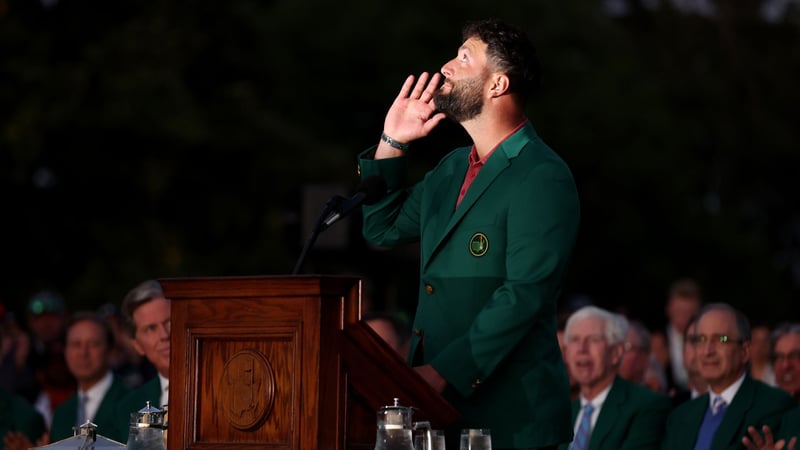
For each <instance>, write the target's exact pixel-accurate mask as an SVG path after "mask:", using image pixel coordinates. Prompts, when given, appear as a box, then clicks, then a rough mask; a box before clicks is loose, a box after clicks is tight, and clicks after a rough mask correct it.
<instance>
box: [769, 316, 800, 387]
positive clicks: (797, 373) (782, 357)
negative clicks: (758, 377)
mask: <svg viewBox="0 0 800 450" xmlns="http://www.w3.org/2000/svg"><path fill="white" fill-rule="evenodd" d="M772 364H773V369H774V371H775V383H776V384H777V385H778V387H780V388H781V389H783V390H784V391H786V392H788V393H789V394H790V395H791V396H793V397H794V399H795V400H796V401H798V402H800V323H790V324H783V325H780V326H778V327H776V328H775V331H774V332H773V333H772Z"/></svg>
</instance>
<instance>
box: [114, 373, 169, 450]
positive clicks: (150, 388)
mask: <svg viewBox="0 0 800 450" xmlns="http://www.w3.org/2000/svg"><path fill="white" fill-rule="evenodd" d="M148 401H149V402H150V406H153V407H156V408H161V406H162V405H160V403H161V379H160V378H159V377H158V375H156V376H154V377H153V378H152V379H151V380H150V381H148V382H147V383H145V384H143V385H141V386H139V387H137V388H136V389H134V390H132V391H130V392H129V393H128V394H127V395H126V396H125V397H123V398H122V400H120V402H119V404H118V405H117V410H116V421H115V422H116V427H117V434H118V435H119V436H121V437H122V440H121V441H120V442H122V443H123V444H127V443H128V432H129V431H130V425H131V413H135V412H138V411H139V410H140V409H142V408H144V407H145V406H146V405H147V402H148Z"/></svg>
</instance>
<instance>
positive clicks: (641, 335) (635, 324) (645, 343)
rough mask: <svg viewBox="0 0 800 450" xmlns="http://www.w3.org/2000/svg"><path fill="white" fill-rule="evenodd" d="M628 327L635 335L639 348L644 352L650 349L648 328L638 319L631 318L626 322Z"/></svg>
mask: <svg viewBox="0 0 800 450" xmlns="http://www.w3.org/2000/svg"><path fill="white" fill-rule="evenodd" d="M628 324H629V325H630V328H629V329H628V331H633V334H634V335H636V340H637V341H638V342H637V344H638V345H639V348H641V349H642V350H643V351H645V352H649V351H650V330H648V329H647V327H646V326H644V324H643V323H642V322H640V321H638V320H631V321H629V322H628Z"/></svg>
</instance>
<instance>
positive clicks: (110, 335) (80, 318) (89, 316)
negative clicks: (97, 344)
mask: <svg viewBox="0 0 800 450" xmlns="http://www.w3.org/2000/svg"><path fill="white" fill-rule="evenodd" d="M78 322H92V323H94V324H96V325H97V326H99V327H100V329H101V330H103V337H105V338H106V345H108V349H109V350H111V349H112V348H114V342H115V340H114V330H112V329H111V325H109V324H108V322H106V321H105V320H103V319H102V318H101V317H100V316H99V315H98V314H97V313H95V312H92V311H81V312H77V313H75V314H73V315H72V317H70V319H69V321H67V326H66V328H65V330H66V334H69V330H70V329H72V327H73V326H75V324H77V323H78Z"/></svg>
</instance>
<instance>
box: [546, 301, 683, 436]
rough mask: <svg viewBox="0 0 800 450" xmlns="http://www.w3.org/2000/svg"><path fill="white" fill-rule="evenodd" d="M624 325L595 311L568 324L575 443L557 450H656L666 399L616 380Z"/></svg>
mask: <svg viewBox="0 0 800 450" xmlns="http://www.w3.org/2000/svg"><path fill="white" fill-rule="evenodd" d="M628 326H629V325H628V321H627V319H625V318H624V317H622V316H620V315H619V314H614V313H611V312H609V311H606V310H604V309H601V308H597V307H595V306H586V307H583V308H581V309H579V310H578V311H576V312H574V313H573V314H572V315H571V316H570V317H569V319H568V320H567V325H566V328H565V330H564V341H565V345H566V361H567V367H569V372H570V374H572V376H573V378H574V379H575V381H577V383H578V385H579V386H580V397H579V398H578V399H576V400H574V401H573V403H572V420H573V423H574V424H575V425H574V426H575V428H574V429H575V439H574V440H573V442H572V444H571V445H569V446H567V445H566V444H563V445H562V446H561V448H560V450H567V448H569V449H570V450H633V449H641V450H647V449H652V450H657V449H658V448H659V446H660V445H661V440H662V438H663V435H664V423H665V422H666V420H667V415H668V414H669V410H670V408H671V402H670V400H669V398H668V397H667V396H666V395H662V394H657V393H655V392H653V391H651V390H650V389H648V388H646V387H644V386H642V385H639V384H636V383H632V382H630V381H627V380H625V379H623V378H622V377H620V376H619V375H618V372H619V368H620V365H621V362H622V357H623V354H624V352H625V348H624V345H625V337H626V335H627V332H628Z"/></svg>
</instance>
